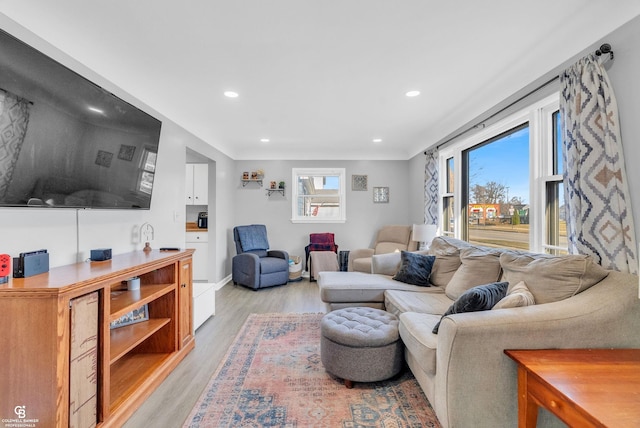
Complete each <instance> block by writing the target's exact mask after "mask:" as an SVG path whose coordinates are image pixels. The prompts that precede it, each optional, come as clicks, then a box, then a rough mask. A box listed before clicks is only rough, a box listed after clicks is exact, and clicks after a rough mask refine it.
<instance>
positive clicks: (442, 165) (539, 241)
mask: <svg viewBox="0 0 640 428" xmlns="http://www.w3.org/2000/svg"><path fill="white" fill-rule="evenodd" d="M558 108H559V94H558V93H555V94H553V95H551V96H548V97H546V98H544V99H542V100H540V101H538V102H535V103H533V104H531V105H530V106H528V107H526V108H524V109H522V110H520V111H518V112H516V113H513V114H511V115H509V116H507V117H505V118H504V119H501V120H499V121H498V122H496V123H495V124H492V125H490V126H488V127H486V128H484V129H482V130H481V131H479V132H477V133H475V134H473V135H470V136H469V137H467V138H464V139H462V140H460V141H458V142H455V143H453V144H451V145H450V146H449V147H445V148H443V149H441V150H439V153H438V163H439V170H440V172H439V180H440V183H444V182H445V180H447V177H446V165H447V164H446V162H447V159H450V158H453V162H454V194H453V196H454V224H455V228H454V233H453V235H454V237H456V238H458V239H462V224H463V218H462V212H463V207H464V204H465V201H463V200H462V198H461V197H460V195H462V168H461V165H462V152H463V151H464V150H467V149H469V148H472V147H474V146H476V145H478V144H480V143H483V142H485V141H487V140H489V139H491V138H492V137H495V136H498V135H500V134H502V133H504V132H507V131H509V130H511V129H514V128H516V127H517V126H520V125H522V124H524V123H527V122H528V123H529V139H530V140H529V198H530V201H529V207H530V210H529V213H530V223H529V224H530V229H529V251H532V252H540V253H542V252H544V251H545V247H546V246H547V245H546V236H547V224H546V218H545V208H546V183H547V182H548V181H549V180H554V179H557V178H558V177H557V176H553V175H552V167H553V164H552V159H553V158H552V156H553V144H551V143H552V141H553V140H551V136H552V133H553V120H552V118H551V115H552V114H553V112H555V111H557V110H558ZM439 192H440V195H439V207H438V208H439V212H440V213H444V198H445V197H450V196H451V194H450V193H445V186H440V190H439ZM443 218H444V215H441V216H440V222H443V221H444V220H443ZM443 227H444V225H443V224H440V230H443Z"/></svg>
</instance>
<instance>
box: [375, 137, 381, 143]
mask: <svg viewBox="0 0 640 428" xmlns="http://www.w3.org/2000/svg"><path fill="white" fill-rule="evenodd" d="M373 142H374V143H382V138H374V139H373Z"/></svg>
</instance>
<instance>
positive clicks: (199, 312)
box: [193, 282, 216, 330]
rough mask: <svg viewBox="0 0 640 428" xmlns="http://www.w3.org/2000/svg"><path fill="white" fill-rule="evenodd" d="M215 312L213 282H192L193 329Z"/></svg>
mask: <svg viewBox="0 0 640 428" xmlns="http://www.w3.org/2000/svg"><path fill="white" fill-rule="evenodd" d="M215 312H216V290H215V285H214V284H209V283H206V282H194V283H193V329H194V330H195V329H197V328H198V327H200V326H201V325H202V323H204V322H205V321H206V320H208V319H209V317H211V316H213V315H215Z"/></svg>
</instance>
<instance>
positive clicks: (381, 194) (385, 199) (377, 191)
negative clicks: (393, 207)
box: [373, 187, 389, 204]
mask: <svg viewBox="0 0 640 428" xmlns="http://www.w3.org/2000/svg"><path fill="white" fill-rule="evenodd" d="M373 202H374V203H376V204H388V203H389V188H388V187H374V188H373Z"/></svg>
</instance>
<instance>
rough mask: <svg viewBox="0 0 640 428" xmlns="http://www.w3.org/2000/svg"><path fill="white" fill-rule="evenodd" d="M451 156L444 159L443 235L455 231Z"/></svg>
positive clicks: (449, 234) (452, 233)
mask: <svg viewBox="0 0 640 428" xmlns="http://www.w3.org/2000/svg"><path fill="white" fill-rule="evenodd" d="M453 162H454V161H453V158H449V159H447V161H446V165H447V167H446V169H445V173H446V177H445V183H447V185H446V189H445V193H444V195H443V199H442V202H443V208H444V209H443V213H444V216H443V221H444V224H443V225H442V231H443V233H444V235H447V236H453V235H454V233H455V216H454V215H453V194H454V163H453Z"/></svg>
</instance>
